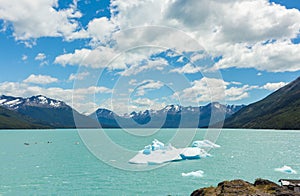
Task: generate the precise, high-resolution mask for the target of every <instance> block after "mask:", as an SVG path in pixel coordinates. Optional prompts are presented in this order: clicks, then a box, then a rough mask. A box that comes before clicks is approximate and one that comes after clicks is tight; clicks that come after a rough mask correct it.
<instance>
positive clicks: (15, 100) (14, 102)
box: [0, 95, 67, 110]
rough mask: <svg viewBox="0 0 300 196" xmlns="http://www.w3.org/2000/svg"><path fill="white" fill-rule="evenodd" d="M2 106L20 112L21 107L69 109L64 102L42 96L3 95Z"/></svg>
mask: <svg viewBox="0 0 300 196" xmlns="http://www.w3.org/2000/svg"><path fill="white" fill-rule="evenodd" d="M0 106H3V107H5V108H7V109H11V110H18V109H19V108H20V107H24V106H33V107H46V108H59V107H67V105H66V104H65V103H64V102H62V101H58V100H54V99H50V98H47V97H45V96H42V95H38V96H32V97H29V98H22V97H12V96H5V95H2V96H0Z"/></svg>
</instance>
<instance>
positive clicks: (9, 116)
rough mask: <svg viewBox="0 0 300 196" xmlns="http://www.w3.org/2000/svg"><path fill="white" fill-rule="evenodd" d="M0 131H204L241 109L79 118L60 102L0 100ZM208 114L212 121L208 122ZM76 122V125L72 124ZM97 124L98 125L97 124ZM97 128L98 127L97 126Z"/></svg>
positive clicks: (216, 106)
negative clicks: (129, 129) (168, 129)
mask: <svg viewBox="0 0 300 196" xmlns="http://www.w3.org/2000/svg"><path fill="white" fill-rule="evenodd" d="M0 107H1V109H2V110H1V115H2V118H3V119H0V120H1V121H0V128H75V127H78V126H80V127H81V128H97V127H99V126H101V127H103V128H119V127H126V128H139V127H140V128H150V127H151V128H153V127H163V128H177V127H207V126H208V125H209V122H214V121H212V120H215V122H217V121H218V120H216V119H218V118H215V117H216V116H221V117H220V118H221V119H222V116H223V118H224V117H229V116H231V115H232V114H234V113H235V112H237V111H238V110H240V109H241V108H243V107H244V106H243V105H240V106H235V105H222V104H220V103H216V102H215V103H210V104H207V105H206V106H200V107H191V106H189V107H183V106H179V105H168V106H166V107H165V108H163V109H161V110H146V111H141V112H132V113H130V114H124V115H117V114H116V113H114V112H112V111H110V110H107V109H98V110H97V111H95V112H94V113H92V114H91V115H89V116H85V115H83V114H80V113H79V112H77V111H76V110H74V109H73V108H72V107H70V106H69V105H67V104H66V103H64V102H63V101H58V100H54V99H51V98H48V97H45V96H43V95H38V96H32V97H29V98H23V97H12V96H5V95H2V96H0ZM212 113H213V114H214V118H212V120H211V116H212ZM74 118H75V119H76V121H77V122H78V121H79V122H80V123H79V124H76V122H75V121H74ZM98 122H99V123H98ZM99 124H100V125H99Z"/></svg>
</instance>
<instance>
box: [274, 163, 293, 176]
mask: <svg viewBox="0 0 300 196" xmlns="http://www.w3.org/2000/svg"><path fill="white" fill-rule="evenodd" d="M275 171H278V172H282V173H287V174H297V172H296V171H295V170H293V169H292V168H291V167H290V166H287V165H284V166H283V167H281V168H275Z"/></svg>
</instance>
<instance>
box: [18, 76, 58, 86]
mask: <svg viewBox="0 0 300 196" xmlns="http://www.w3.org/2000/svg"><path fill="white" fill-rule="evenodd" d="M23 82H25V83H33V84H50V83H54V82H58V79H57V78H53V77H51V76H47V75H34V74H31V75H30V76H29V77H28V78H26V79H25V80H24V81H23Z"/></svg>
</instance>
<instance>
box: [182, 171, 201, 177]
mask: <svg viewBox="0 0 300 196" xmlns="http://www.w3.org/2000/svg"><path fill="white" fill-rule="evenodd" d="M203 174H204V172H203V171H201V170H198V171H192V172H188V173H181V176H183V177H197V178H202V177H203Z"/></svg>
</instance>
